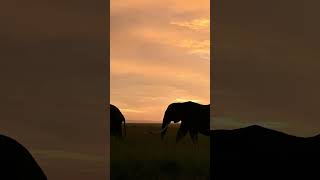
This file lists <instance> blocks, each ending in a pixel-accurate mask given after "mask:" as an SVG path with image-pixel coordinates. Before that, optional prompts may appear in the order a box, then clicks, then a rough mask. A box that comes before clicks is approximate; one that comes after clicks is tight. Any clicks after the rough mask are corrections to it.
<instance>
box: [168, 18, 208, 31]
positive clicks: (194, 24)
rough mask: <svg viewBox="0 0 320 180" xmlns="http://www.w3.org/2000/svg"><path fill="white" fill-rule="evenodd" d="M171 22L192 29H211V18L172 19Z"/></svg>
mask: <svg viewBox="0 0 320 180" xmlns="http://www.w3.org/2000/svg"><path fill="white" fill-rule="evenodd" d="M170 24H172V25H176V26H180V27H184V28H188V29H191V30H207V31H208V30H209V29H210V20H209V19H205V18H203V19H194V20H191V21H172V22H171V23H170Z"/></svg>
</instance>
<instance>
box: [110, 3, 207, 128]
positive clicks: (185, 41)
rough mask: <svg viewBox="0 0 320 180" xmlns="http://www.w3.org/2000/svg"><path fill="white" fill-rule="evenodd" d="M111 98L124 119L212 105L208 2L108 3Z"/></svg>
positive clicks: (148, 117)
mask: <svg viewBox="0 0 320 180" xmlns="http://www.w3.org/2000/svg"><path fill="white" fill-rule="evenodd" d="M110 18H111V33H110V36H111V37H110V38H111V41H110V44H111V49H110V51H111V67H110V68H111V69H110V73H111V74H110V79H111V80H110V86H111V87H110V88H111V92H110V98H111V103H112V104H114V105H116V106H118V107H119V108H120V109H121V111H122V112H123V114H124V115H125V117H126V119H128V120H134V121H137V120H138V121H141V122H143V121H149V122H150V121H153V122H159V121H161V120H162V116H163V113H164V110H165V109H166V107H167V105H168V104H170V103H172V102H177V101H187V100H192V101H195V102H199V103H202V104H209V102H210V52H209V51H210V30H209V29H210V1H209V0H199V1H183V0H164V1H150V0H112V1H111V17H110Z"/></svg>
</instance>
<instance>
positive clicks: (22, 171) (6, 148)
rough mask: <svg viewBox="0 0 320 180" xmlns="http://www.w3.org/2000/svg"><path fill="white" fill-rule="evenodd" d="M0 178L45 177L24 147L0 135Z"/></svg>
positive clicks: (30, 179) (29, 179) (39, 179)
mask: <svg viewBox="0 0 320 180" xmlns="http://www.w3.org/2000/svg"><path fill="white" fill-rule="evenodd" d="M0 179H1V180H2V179H3V180H6V179H7V180H46V179H47V177H46V175H45V174H44V173H43V171H42V169H41V168H40V166H39V165H38V164H37V162H36V161H35V159H34V158H33V157H32V155H31V154H30V153H29V151H28V150H27V149H26V148H25V147H23V146H22V145H21V144H19V143H18V142H17V141H15V140H14V139H11V138H9V137H7V136H4V135H0Z"/></svg>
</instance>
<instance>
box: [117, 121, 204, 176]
mask: <svg viewBox="0 0 320 180" xmlns="http://www.w3.org/2000/svg"><path fill="white" fill-rule="evenodd" d="M159 129H160V125H159V124H128V127H127V137H126V138H125V139H123V140H119V139H117V138H114V137H112V138H111V179H112V180H127V179H128V180H129V179H130V180H169V179H174V180H180V179H181V180H182V179H183V180H209V179H210V176H209V175H210V143H209V138H208V137H205V136H202V135H200V136H199V144H198V146H196V145H194V144H192V143H191V139H190V137H189V136H188V137H186V138H185V139H184V140H182V141H181V142H180V143H179V144H176V143H175V136H176V132H177V127H176V126H174V127H171V126H170V128H169V129H168V132H167V135H166V138H165V141H164V142H161V140H160V135H154V134H150V133H148V132H149V131H156V130H159Z"/></svg>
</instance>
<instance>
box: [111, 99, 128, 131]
mask: <svg viewBox="0 0 320 180" xmlns="http://www.w3.org/2000/svg"><path fill="white" fill-rule="evenodd" d="M122 122H123V132H122ZM110 134H111V136H116V137H123V135H124V136H126V120H125V118H124V116H123V114H122V113H121V111H120V110H119V109H118V108H117V107H116V106H115V105H112V104H110Z"/></svg>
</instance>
